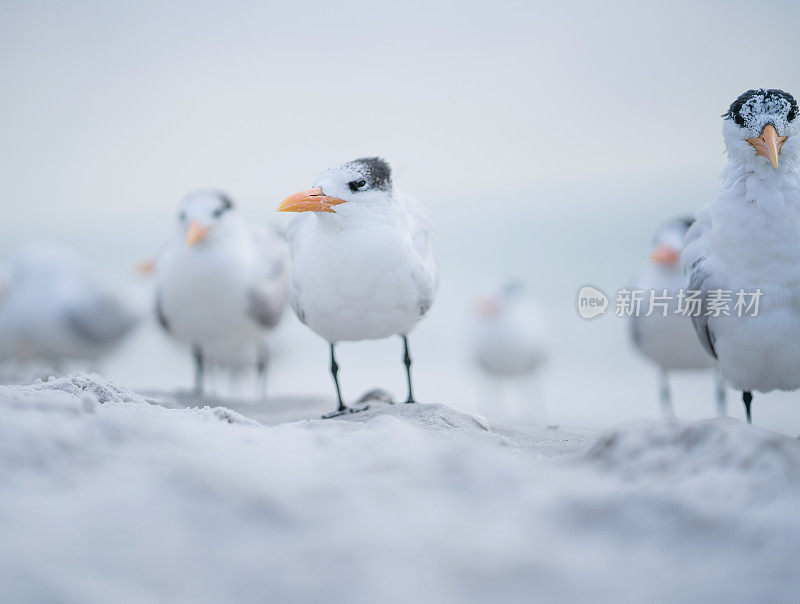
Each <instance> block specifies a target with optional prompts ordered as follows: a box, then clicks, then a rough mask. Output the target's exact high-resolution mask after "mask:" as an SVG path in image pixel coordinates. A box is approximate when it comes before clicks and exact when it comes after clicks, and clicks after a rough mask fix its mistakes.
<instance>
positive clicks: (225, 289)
mask: <svg viewBox="0 0 800 604" xmlns="http://www.w3.org/2000/svg"><path fill="white" fill-rule="evenodd" d="M154 272H155V279H156V300H155V304H156V313H157V316H158V319H159V323H160V324H161V326H162V327H163V328H164V330H165V331H166V332H167V333H168V334H169V335H171V336H172V337H174V338H175V339H177V340H178V341H180V342H183V343H184V344H188V345H189V346H190V347H191V349H192V356H193V358H194V364H195V391H196V393H197V394H198V395H202V393H203V374H204V369H205V366H206V364H207V362H216V363H220V364H223V365H238V364H242V363H250V362H253V361H255V364H256V368H257V372H258V374H259V376H260V377H261V388H262V392H261V394H262V395H264V394H265V392H264V388H265V376H266V370H267V349H266V346H265V343H264V336H265V334H266V333H267V332H268V330H270V329H272V328H274V327H275V326H276V325H277V324H278V321H279V320H280V318H281V315H282V313H283V311H284V308H285V306H286V300H287V291H286V282H287V279H288V252H287V250H286V246H285V243H284V242H283V241H282V239H281V238H280V237H279V236H278V235H276V234H275V233H273V232H271V231H269V230H268V229H261V228H255V227H253V226H251V225H249V224H247V223H246V222H245V220H244V218H242V216H241V214H240V213H239V212H238V211H237V210H236V208H234V206H233V203H232V202H231V200H230V199H229V198H228V197H227V196H226V195H224V194H222V193H220V192H218V191H206V190H204V191H197V192H194V193H192V194H190V195H188V196H187V197H186V198H185V199H184V200H183V202H182V204H181V206H180V211H179V214H178V223H177V227H176V231H175V234H174V235H173V237H172V238H171V239H170V241H169V242H168V243H167V244H166V245H165V246H164V248H163V249H162V250H161V252H160V253H159V255H158V257H157V258H156V261H155V266H154Z"/></svg>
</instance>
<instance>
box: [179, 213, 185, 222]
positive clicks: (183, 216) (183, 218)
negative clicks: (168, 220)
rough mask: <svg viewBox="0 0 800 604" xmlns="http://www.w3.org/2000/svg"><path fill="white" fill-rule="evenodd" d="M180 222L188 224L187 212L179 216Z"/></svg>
mask: <svg viewBox="0 0 800 604" xmlns="http://www.w3.org/2000/svg"><path fill="white" fill-rule="evenodd" d="M178 220H180V221H181V222H186V212H181V213H180V214H178Z"/></svg>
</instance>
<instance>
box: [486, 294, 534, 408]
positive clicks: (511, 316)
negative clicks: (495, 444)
mask: <svg viewBox="0 0 800 604" xmlns="http://www.w3.org/2000/svg"><path fill="white" fill-rule="evenodd" d="M472 345H473V350H472V352H473V358H474V359H475V363H476V364H477V366H478V367H479V368H480V369H481V372H482V374H483V376H484V377H485V378H486V379H485V380H484V384H485V386H486V388H487V391H486V393H485V394H484V395H483V396H482V398H484V399H485V400H486V401H487V402H488V401H491V403H492V406H493V408H492V412H497V411H499V410H501V409H502V407H503V405H502V404H501V403H502V402H503V401H504V400H506V395H507V394H508V393H509V390H511V393H512V394H516V395H517V396H514V397H513V398H512V400H513V399H517V402H518V404H519V403H522V405H524V407H519V409H520V410H522V409H523V408H524V409H525V413H526V415H527V414H529V410H530V407H531V406H534V405H536V403H537V401H538V402H542V403H543V401H539V399H540V398H541V397H540V396H538V393H537V392H536V391H535V389H534V381H533V379H534V376H535V375H536V373H537V372H538V370H539V369H540V368H541V366H542V365H543V363H544V362H545V360H546V359H547V349H548V346H547V330H546V327H545V321H544V318H543V317H542V315H541V313H540V312H539V310H538V308H536V307H535V305H534V304H533V301H532V300H531V298H530V296H529V295H528V293H527V290H526V288H525V286H524V285H523V284H522V283H520V282H519V281H516V280H509V281H505V282H503V283H502V284H500V285H499V286H498V287H495V288H494V289H493V290H492V291H491V292H489V293H487V294H484V295H482V296H480V297H479V298H478V300H477V304H476V308H475V313H474V320H473V342H472ZM507 404H508V403H506V405H507ZM543 408H544V405H543V404H542V405H541V409H542V410H543ZM505 410H506V411H509V409H508V408H506V409H505Z"/></svg>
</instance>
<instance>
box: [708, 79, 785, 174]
mask: <svg viewBox="0 0 800 604" xmlns="http://www.w3.org/2000/svg"><path fill="white" fill-rule="evenodd" d="M797 114H798V107H797V101H796V100H795V99H794V97H793V96H792V95H791V94H789V93H788V92H784V91H783V90H778V89H775V88H770V89H764V88H759V89H754V90H748V91H747V92H745V93H743V94H741V95H740V96H739V98H737V99H736V100H735V101H733V103H731V106H730V108H729V109H728V111H727V112H725V113H724V114H723V117H724V118H725V120H724V124H723V130H722V132H723V135H724V137H725V144H726V146H727V150H728V156H729V157H730V158H735V159H739V160H742V161H752V162H753V163H754V165H756V166H761V167H764V166H766V165H768V163H769V164H772V166H773V167H774V168H778V166H779V165H780V159H779V158H780V156H782V155H785V154H787V153H788V154H789V155H790V156H791V157H790V159H792V160H794V159H796V155H797V153H798V144H797V141H796V140H793V139H796V135H797V133H798V130H797V123H796V121H795V120H796V118H797Z"/></svg>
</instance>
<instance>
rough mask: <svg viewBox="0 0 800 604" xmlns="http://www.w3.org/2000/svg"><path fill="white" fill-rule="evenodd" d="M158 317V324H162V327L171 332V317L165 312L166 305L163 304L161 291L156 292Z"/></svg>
mask: <svg viewBox="0 0 800 604" xmlns="http://www.w3.org/2000/svg"><path fill="white" fill-rule="evenodd" d="M156 319H158V324H159V325H161V328H162V329H163V330H164V331H166V332H167V333H169V319H167V315H166V314H165V313H164V307H163V306H162V305H161V292H160V291H159V292H157V293H156Z"/></svg>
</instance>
